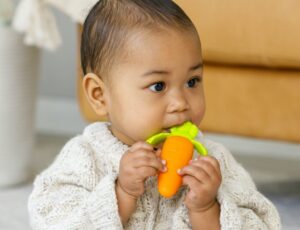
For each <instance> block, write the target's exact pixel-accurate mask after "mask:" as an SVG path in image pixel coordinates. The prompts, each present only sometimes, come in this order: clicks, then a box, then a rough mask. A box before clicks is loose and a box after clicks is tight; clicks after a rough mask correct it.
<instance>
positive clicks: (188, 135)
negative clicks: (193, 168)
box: [147, 122, 207, 198]
mask: <svg viewBox="0 0 300 230" xmlns="http://www.w3.org/2000/svg"><path fill="white" fill-rule="evenodd" d="M197 134H198V128H197V126H196V125H194V124H192V123H191V122H186V123H184V124H183V125H181V126H177V127H173V128H171V129H170V133H159V134H156V135H154V136H152V137H150V138H149V139H148V140H147V142H148V143H149V144H151V145H154V146H155V145H157V144H159V143H160V142H162V141H164V140H165V139H166V141H165V143H164V144H163V147H162V153H161V158H162V159H164V160H166V162H167V167H168V171H167V172H163V173H160V174H159V175H158V191H159V193H160V194H161V195H162V196H164V197H166V198H169V197H172V196H173V195H175V194H176V192H177V191H178V189H179V187H180V186H181V184H182V177H181V176H180V175H179V174H178V173H177V170H178V169H181V168H182V167H184V166H186V165H188V163H189V161H190V160H191V159H192V157H193V152H194V147H195V149H196V150H197V151H198V152H199V153H200V154H201V155H203V156H205V155H207V151H206V149H205V148H204V147H203V145H202V144H201V143H200V142H197V141H195V140H194V138H195V137H196V136H197Z"/></svg>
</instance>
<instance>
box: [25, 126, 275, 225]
mask: <svg viewBox="0 0 300 230" xmlns="http://www.w3.org/2000/svg"><path fill="white" fill-rule="evenodd" d="M198 140H200V141H201V142H202V143H203V144H204V145H205V147H206V148H207V149H208V152H209V154H210V155H213V156H214V157H216V158H217V159H218V161H219V162H220V165H221V171H222V185H221V187H220V189H219V193H218V201H219V203H220V206H221V215H220V222H221V226H222V229H230V230H234V229H251V230H253V229H272V230H276V229H280V220H279V216H278V213H277V211H276V209H275V208H274V206H273V205H272V204H271V203H270V201H269V200H268V199H266V198H265V197H264V196H263V195H262V194H260V193H259V192H258V191H257V190H256V187H255V185H254V183H253V181H252V179H251V178H250V176H249V175H248V173H247V172H246V171H245V170H244V169H243V168H242V167H241V166H240V165H239V164H238V163H237V162H236V161H235V160H234V158H233V157H232V155H231V154H230V153H229V152H228V151H227V150H226V149H225V148H224V147H223V146H222V145H220V144H216V143H214V142H212V141H209V140H206V139H204V138H203V137H202V136H201V135H199V136H198ZM127 149H128V146H127V145H124V144H122V143H121V142H120V141H119V140H118V139H116V138H115V137H114V136H113V135H112V134H111V132H110V131H109V129H108V123H94V124H91V125H89V126H88V127H87V128H86V129H85V130H84V133H83V134H82V135H80V136H77V137H75V138H73V139H71V140H70V141H69V142H68V143H67V144H66V145H65V146H64V148H63V149H62V151H61V153H60V154H59V155H58V156H57V158H56V160H55V161H54V163H53V164H52V165H51V166H50V167H49V168H48V169H46V170H45V171H44V172H43V173H41V174H40V175H39V176H37V178H36V180H35V182H34V190H33V192H32V194H31V195H30V198H29V204H28V208H29V215H30V220H31V225H32V228H33V229H59V230H67V229H105V230H106V229H123V227H122V224H121V221H120V217H119V215H118V202H117V199H116V193H115V180H116V178H117V176H118V170H119V162H120V158H121V156H122V154H123V153H124V152H125V151H126V150H127ZM145 186H146V188H145V193H144V194H143V195H142V196H141V197H140V198H139V200H138V204H137V210H136V211H135V213H134V214H133V215H132V216H131V218H130V220H129V223H128V224H127V226H125V227H124V228H125V229H135V230H140V229H149V230H152V229H176V230H177V229H180V230H184V229H191V226H190V223H189V219H188V211H187V209H186V207H185V206H184V204H183V199H184V195H185V193H186V189H185V188H184V187H182V188H181V189H180V191H179V192H178V193H177V194H176V195H175V196H174V197H173V198H171V199H164V198H163V197H161V196H160V195H159V194H158V192H157V188H156V177H151V178H149V179H148V180H147V181H146V182H145Z"/></svg>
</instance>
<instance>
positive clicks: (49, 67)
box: [36, 9, 85, 135]
mask: <svg viewBox="0 0 300 230" xmlns="http://www.w3.org/2000/svg"><path fill="white" fill-rule="evenodd" d="M53 12H54V13H55V17H56V19H57V24H58V27H59V31H60V34H61V37H62V45H61V46H60V47H59V48H58V49H57V50H56V51H54V52H50V51H46V50H42V52H41V63H40V79H39V84H38V102H37V115H36V128H37V131H38V132H43V133H54V134H62V135H73V134H74V133H79V132H80V131H81V130H82V129H83V127H84V125H85V122H84V121H83V119H82V117H81V115H80V112H79V109H78V105H77V98H76V97H77V94H76V87H77V86H76V61H77V50H76V49H77V34H76V24H75V22H73V21H72V20H71V19H70V18H69V17H67V16H66V15H64V14H63V13H61V12H60V11H58V10H56V9H53Z"/></svg>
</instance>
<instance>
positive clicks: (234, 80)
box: [0, 0, 300, 229]
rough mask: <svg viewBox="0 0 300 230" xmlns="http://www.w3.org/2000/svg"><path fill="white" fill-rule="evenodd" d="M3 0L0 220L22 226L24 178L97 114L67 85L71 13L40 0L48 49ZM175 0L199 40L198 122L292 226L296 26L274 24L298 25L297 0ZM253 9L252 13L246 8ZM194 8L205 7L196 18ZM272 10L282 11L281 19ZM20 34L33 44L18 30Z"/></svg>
mask: <svg viewBox="0 0 300 230" xmlns="http://www.w3.org/2000/svg"><path fill="white" fill-rule="evenodd" d="M5 2H6V3H5ZM7 2H11V3H13V5H14V9H13V11H14V13H15V10H16V8H15V6H16V5H17V4H19V3H20V1H18V0H15V1H13V0H6V1H5V0H0V22H1V23H0V51H1V52H0V104H1V105H2V106H1V107H0V127H1V130H2V133H0V147H1V148H0V229H30V227H29V221H28V214H27V207H26V205H27V199H28V196H29V194H30V192H31V190H32V181H33V178H34V177H35V176H36V175H37V174H38V173H39V172H41V171H42V170H43V169H45V168H46V167H47V166H48V165H49V164H50V163H51V162H52V161H53V159H54V158H55V156H56V155H57V154H58V153H59V151H60V149H61V148H62V146H63V145H64V144H65V143H66V141H67V140H68V139H69V138H71V137H73V136H75V135H77V134H80V133H81V132H82V130H83V128H84V127H85V125H86V124H88V123H89V122H91V121H93V120H96V119H97V118H96V117H95V115H94V114H92V113H91V111H90V110H89V108H86V107H85V105H83V104H84V103H85V102H84V100H83V99H82V98H79V97H80V92H79V91H78V88H77V87H78V84H79V82H80V79H79V77H78V76H80V71H79V70H78V68H77V61H78V50H77V49H78V31H80V28H79V26H78V21H76V20H74V17H73V19H71V17H70V15H68V12H64V10H62V9H61V8H59V7H58V4H56V5H55V4H54V3H55V2H59V1H52V2H53V5H55V6H56V7H52V6H49V7H50V8H49V7H47V8H49V9H48V10H49V11H51V13H52V14H53V16H54V18H55V20H56V24H57V27H58V31H59V33H60V36H61V37H60V40H61V45H60V46H59V47H58V48H57V49H54V50H53V49H52V50H51V49H50V50H49V49H48V48H49V47H51V46H49V47H48V48H47V47H43V46H42V45H41V44H39V45H34V46H29V47H30V48H28V46H25V45H24V42H23V39H24V37H25V36H24V35H23V34H24V33H23V34H20V33H17V32H16V31H15V30H14V29H12V28H11V27H12V26H11V19H8V18H9V16H7V17H6V16H5V17H4V16H2V18H1V13H2V15H4V13H3V12H4V10H3V9H5V7H6V6H7V5H8V4H9V3H7ZM29 2H30V1H29ZM31 2H38V1H37V0H36V1H31ZM49 2H51V1H49ZM61 2H63V1H61ZM66 2H67V1H66ZM176 2H178V4H181V6H182V7H183V8H184V9H185V10H186V12H188V13H189V15H190V16H191V18H192V19H193V20H194V22H195V24H196V26H197V28H198V30H199V33H200V35H201V40H202V45H203V56H204V60H205V76H204V77H205V81H206V82H205V84H206V83H207V85H206V94H207V100H208V102H207V103H208V112H207V114H206V118H205V120H204V122H203V124H202V126H201V128H202V129H203V131H204V132H205V134H206V136H207V137H208V138H211V139H213V140H215V141H217V142H221V143H223V144H224V145H225V146H226V147H227V148H228V149H229V150H230V151H231V152H232V153H233V154H234V156H235V157H236V159H237V160H238V161H239V162H240V163H241V164H242V165H243V166H244V167H245V168H246V169H247V170H248V171H249V172H250V174H251V176H252V177H253V179H254V181H255V182H256V184H257V186H258V189H259V190H260V191H261V192H262V193H263V194H265V195H266V196H267V197H268V198H269V199H271V200H272V202H274V204H275V205H276V207H277V208H278V210H279V212H280V215H281V218H282V222H283V229H299V224H300V220H299V213H300V169H299V168H300V167H299V166H300V114H299V107H300V105H299V100H300V97H299V93H295V92H296V90H297V91H299V90H298V89H299V88H300V84H299V83H300V81H299V79H300V48H299V44H296V42H295V41H299V39H300V33H299V32H298V31H299V30H296V29H295V30H294V31H293V32H290V31H284V32H285V33H287V34H286V35H285V36H284V37H282V36H281V35H282V33H280V31H281V30H282V28H283V27H284V28H285V29H286V30H288V29H289V30H292V29H293V28H299V26H300V23H299V22H300V17H299V15H300V14H297V9H300V8H299V7H300V5H299V3H296V1H292V0H289V1H285V3H279V1H275V2H276V3H274V1H273V2H272V1H265V2H264V3H257V4H255V3H248V5H244V6H241V4H234V3H235V2H236V1H232V0H231V1H228V2H227V3H226V5H227V6H226V7H229V9H227V12H228V14H229V15H231V16H230V17H229V16H228V15H225V16H224V17H223V18H222V17H217V19H216V15H217V13H216V12H217V9H218V10H219V11H220V10H221V11H224V10H222V9H224V7H225V6H223V5H222V3H220V2H219V3H217V2H216V1H198V0H195V1H189V3H188V4H186V3H184V1H176ZM199 2H201V4H202V5H201V7H200V6H198V4H199ZM253 2H258V1H253ZM271 2H272V3H271ZM32 4H34V3H32ZM243 4H245V3H243ZM272 4H273V5H272ZM280 4H285V7H282V5H280ZM237 5H239V6H240V7H241V8H238V6H237ZM258 5H259V6H258ZM268 5H269V6H271V5H272V6H273V7H274V8H273V11H272V12H273V13H274V12H275V13H274V14H273V15H271V13H270V11H266V9H267V6H268ZM276 5H278V6H276ZM230 6H232V7H231V8H230ZM297 6H299V7H297ZM222 7H223V8H222ZM257 7H259V9H260V10H261V11H259V10H257ZM279 8H280V9H285V10H286V11H282V10H279ZM241 9H246V10H244V11H243V10H241ZM293 9H294V10H293ZM21 10H25V8H23V9H21ZM298 11H299V10H298ZM6 12H7V11H6ZM24 12H25V11H24ZM45 12H46V13H47V11H45ZM45 12H44V13H45ZM253 12H256V14H257V16H254V15H252V17H248V16H249V15H251V14H252V13H253ZM276 13H277V15H276ZM298 13H299V12H298ZM296 14H297V15H296ZM8 15H9V14H8ZM199 15H206V16H207V15H211V16H207V18H206V20H199ZM242 15H244V16H242ZM262 15H264V17H262ZM282 15H289V16H290V17H288V19H285V20H287V21H284V20H283V19H282V17H280V16H282ZM37 17H40V16H37ZM203 17H204V16H203ZM245 18H248V19H247V20H246V19H245ZM243 20H246V21H243ZM282 20H283V21H282ZM23 22H24V18H22V17H21V19H20V21H19V25H17V26H16V27H18V28H19V29H20V28H24V24H22V23H23ZM218 22H219V24H217V23H218ZM243 23H244V24H243ZM274 23H275V24H276V25H277V26H275V24H274ZM245 24H246V25H248V27H247V26H246V27H245ZM259 25H260V26H261V27H259ZM266 25H268V26H266ZM22 26H23V27H22ZM40 26H41V27H43V24H42V25H40ZM253 28H254V29H253ZM266 28H269V29H268V34H265V35H264V34H262V33H263V32H262V31H264V30H267V29H266ZM8 30H9V31H8ZM207 31H212V32H211V34H210V33H209V32H207ZM228 31H229V32H230V33H229V32H228ZM206 32H207V33H206ZM227 33H228V34H234V35H236V37H235V38H234V37H233V35H230V36H232V37H230V36H229V35H228V34H227ZM253 33H255V35H251V34H253ZM215 34H218V36H216V35H215ZM221 34H223V35H221ZM280 34H281V35H280ZM222 36H223V37H222ZM243 36H244V37H243ZM214 37H219V39H220V41H217V40H216V39H215V38H214ZM245 37H246V38H247V39H248V40H247V39H245ZM259 37H260V38H261V39H259ZM291 37H292V38H291ZM14 38H16V39H15V40H14ZM262 38H265V39H262ZM266 38H270V40H268V39H266ZM43 39H44V38H42V39H41V40H43ZM234 39H235V40H234ZM58 40H59V39H58ZM230 40H234V41H232V42H231V43H230ZM236 40H238V41H239V42H237V41H236ZM30 42H32V43H34V42H33V40H31V39H30V38H28V39H27V43H30ZM218 42H219V43H220V42H221V44H222V47H223V48H222V49H220V47H219V46H218ZM233 43H235V44H237V43H238V45H237V46H233ZM297 43H299V42H297ZM279 44H280V45H279ZM9 45H10V46H11V47H9ZM279 46H280V47H281V48H280V49H279V48H278V47H279ZM264 47H265V48H264ZM282 47H283V48H284V50H285V52H284V53H283V52H282V49H283V48H282ZM253 50H257V52H255V51H253ZM21 52H22V53H21ZM295 53H296V54H297V55H298V56H297V55H296V54H295ZM294 54H295V55H294ZM13 55H14V56H13ZM22 56H23V59H22ZM224 60H225V61H224ZM30 61H31V62H30ZM18 66H19V67H20V70H18V68H17V67H18ZM22 68H23V69H22ZM13 75H15V76H16V79H15V80H13V78H12V76H13ZM34 76H35V77H34ZM225 77H227V78H225ZM7 79H8V80H10V81H9V82H7V81H6V80H7ZM30 81H31V84H30V85H27V84H28V83H29V82H30ZM229 81H230V82H229ZM217 82H221V83H217ZM245 82H246V83H245ZM258 85H259V86H261V88H262V90H260V89H259V87H258ZM17 87H20V89H19V88H17ZM21 89H22V90H23V89H25V91H24V92H22V93H21ZM224 89H226V90H224ZM295 89H296V90H295ZM238 90H241V91H238ZM274 91H275V93H274ZM276 92H277V93H276ZM9 93H12V94H9ZM247 93H248V94H247ZM280 94H282V95H280ZM284 96H285V97H286V98H284ZM25 99H28V100H29V102H25ZM15 100H17V101H15ZM281 100H282V101H281ZM79 102H80V103H79ZM80 105H81V108H82V109H81V110H80ZM26 108H27V109H26ZM266 111H269V112H266ZM282 111H284V113H282V114H281V112H282ZM84 117H85V118H87V119H88V121H87V120H86V119H85V118H84ZM279 121H280V122H279ZM22 130H23V131H22ZM278 130H279V131H278ZM31 136H32V137H31ZM12 146H13V147H12ZM9 149H12V150H11V152H10V150H9Z"/></svg>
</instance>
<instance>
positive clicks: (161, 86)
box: [149, 81, 166, 92]
mask: <svg viewBox="0 0 300 230" xmlns="http://www.w3.org/2000/svg"><path fill="white" fill-rule="evenodd" d="M165 88H166V84H165V83H164V82H162V81H160V82H157V83H154V84H152V85H150V87H149V89H150V90H152V91H153V92H161V91H163V90H164V89H165Z"/></svg>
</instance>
